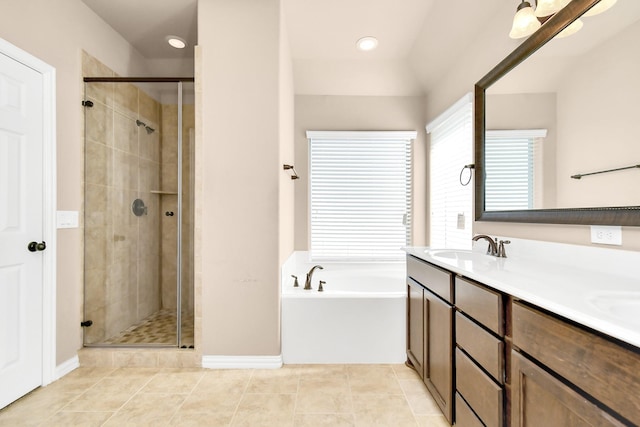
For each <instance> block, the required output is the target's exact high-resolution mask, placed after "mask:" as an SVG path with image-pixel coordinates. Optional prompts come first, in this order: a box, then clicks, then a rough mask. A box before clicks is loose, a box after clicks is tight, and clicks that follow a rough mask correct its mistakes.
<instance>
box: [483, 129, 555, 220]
mask: <svg viewBox="0 0 640 427" xmlns="http://www.w3.org/2000/svg"><path fill="white" fill-rule="evenodd" d="M546 135H547V131H546V129H523V130H488V131H487V132H486V137H485V154H484V162H485V209H486V210H488V211H504V210H520V209H533V208H534V207H535V206H536V202H535V201H536V200H537V199H539V198H540V197H541V196H542V195H541V194H540V191H541V189H542V186H541V185H538V184H537V182H536V173H535V171H536V170H539V169H540V168H541V167H542V165H541V161H542V156H541V150H542V144H541V142H542V139H543V138H544V137H545V136H546Z"/></svg>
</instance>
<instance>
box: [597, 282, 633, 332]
mask: <svg viewBox="0 0 640 427" xmlns="http://www.w3.org/2000/svg"><path fill="white" fill-rule="evenodd" d="M587 300H588V301H589V303H591V305H593V306H594V307H595V308H596V309H598V310H599V311H601V312H603V313H605V314H608V315H610V316H612V317H615V318H617V319H619V320H622V321H624V322H629V323H632V324H634V325H638V326H640V316H638V313H640V291H630V292H622V291H620V292H601V293H597V294H593V295H591V296H590V297H588V298H587Z"/></svg>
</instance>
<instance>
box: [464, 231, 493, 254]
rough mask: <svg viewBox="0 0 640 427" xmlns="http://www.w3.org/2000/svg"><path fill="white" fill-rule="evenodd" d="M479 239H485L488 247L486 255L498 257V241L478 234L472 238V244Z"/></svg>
mask: <svg viewBox="0 0 640 427" xmlns="http://www.w3.org/2000/svg"><path fill="white" fill-rule="evenodd" d="M480 239H485V240H486V241H487V242H489V247H487V253H488V254H489V255H493V256H498V243H497V242H498V239H496V240H493V239H492V238H491V237H489V236H487V235H486V234H478V235H475V236H473V238H472V239H471V240H473V241H474V242H477V241H478V240H480Z"/></svg>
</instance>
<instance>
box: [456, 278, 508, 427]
mask: <svg viewBox="0 0 640 427" xmlns="http://www.w3.org/2000/svg"><path fill="white" fill-rule="evenodd" d="M455 296H456V298H455V306H456V317H455V325H456V327H455V330H456V358H455V362H456V363H455V366H456V381H455V384H456V402H464V405H461V404H460V403H456V417H455V419H456V422H457V423H458V424H460V425H464V424H462V423H461V420H466V421H465V423H466V424H471V425H473V424H478V425H485V426H492V427H493V426H495V427H502V426H504V425H505V412H506V411H505V407H506V392H505V377H506V375H505V366H506V361H505V351H504V349H505V342H504V333H505V323H506V322H505V310H504V300H505V297H504V295H503V294H501V293H499V292H496V291H494V290H492V289H490V288H488V287H486V286H483V285H481V284H479V283H476V282H473V281H470V280H468V279H465V278H462V277H456V279H455ZM471 420H472V421H471Z"/></svg>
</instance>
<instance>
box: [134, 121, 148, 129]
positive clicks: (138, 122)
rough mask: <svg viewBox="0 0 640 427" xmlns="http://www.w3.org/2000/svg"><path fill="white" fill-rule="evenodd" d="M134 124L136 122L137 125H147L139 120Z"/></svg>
mask: <svg viewBox="0 0 640 427" xmlns="http://www.w3.org/2000/svg"><path fill="white" fill-rule="evenodd" d="M136 124H137V125H138V126H145V127H146V126H147V124H146V123H144V122H141V121H140V120H136Z"/></svg>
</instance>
